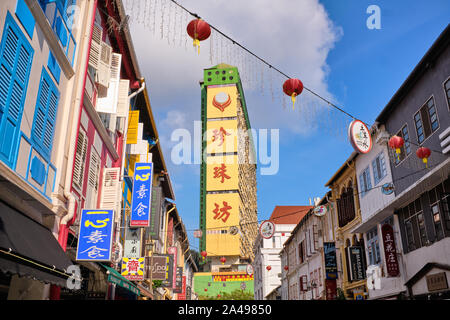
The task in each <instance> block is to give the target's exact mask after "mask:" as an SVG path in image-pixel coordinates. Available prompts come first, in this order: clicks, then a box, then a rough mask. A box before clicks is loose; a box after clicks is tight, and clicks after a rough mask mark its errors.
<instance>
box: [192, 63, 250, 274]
mask: <svg viewBox="0 0 450 320" xmlns="http://www.w3.org/2000/svg"><path fill="white" fill-rule="evenodd" d="M201 92H202V113H201V115H202V132H203V141H202V155H203V157H202V164H201V173H200V177H201V181H200V228H201V230H202V231H203V232H202V237H201V239H200V251H206V252H207V259H206V265H207V268H206V270H209V271H211V272H238V271H241V272H245V270H246V267H247V264H248V263H251V262H252V261H253V258H254V256H253V251H252V246H253V242H254V240H255V239H256V236H257V232H258V223H257V203H256V159H255V156H254V155H255V153H254V146H253V140H252V135H251V132H250V122H249V117H248V113H247V107H246V103H245V98H244V92H243V89H242V84H241V81H240V77H239V72H238V69H237V68H236V67H233V66H230V65H225V64H220V65H217V66H215V67H213V68H210V69H205V70H204V79H203V82H202V83H201ZM206 270H205V271H206Z"/></svg>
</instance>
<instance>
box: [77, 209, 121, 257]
mask: <svg viewBox="0 0 450 320" xmlns="http://www.w3.org/2000/svg"><path fill="white" fill-rule="evenodd" d="M113 223H114V211H113V210H102V209H83V210H82V212H81V219H80V228H79V233H78V246H77V256H76V260H77V261H111V250H112V239H113V237H112V234H113Z"/></svg>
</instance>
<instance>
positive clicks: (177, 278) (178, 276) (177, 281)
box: [173, 267, 183, 293]
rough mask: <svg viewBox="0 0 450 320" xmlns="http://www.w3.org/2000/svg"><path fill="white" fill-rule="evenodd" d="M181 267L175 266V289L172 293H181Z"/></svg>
mask: <svg viewBox="0 0 450 320" xmlns="http://www.w3.org/2000/svg"><path fill="white" fill-rule="evenodd" d="M182 287H183V268H182V267H177V272H176V276H175V289H173V293H181V292H182V291H183V288H182Z"/></svg>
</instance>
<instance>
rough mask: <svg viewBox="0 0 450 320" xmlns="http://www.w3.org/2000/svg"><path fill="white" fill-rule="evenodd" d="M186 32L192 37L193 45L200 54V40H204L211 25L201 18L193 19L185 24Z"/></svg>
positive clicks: (209, 31) (208, 33)
mask: <svg viewBox="0 0 450 320" xmlns="http://www.w3.org/2000/svg"><path fill="white" fill-rule="evenodd" d="M187 33H188V34H189V36H190V37H191V38H192V39H194V47H198V53H199V54H200V41H203V40H206V39H208V38H209V36H210V35H211V27H210V26H209V24H208V23H207V22H206V21H203V20H202V19H194V20H192V21H191V22H189V24H188V26H187Z"/></svg>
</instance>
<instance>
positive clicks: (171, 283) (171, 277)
mask: <svg viewBox="0 0 450 320" xmlns="http://www.w3.org/2000/svg"><path fill="white" fill-rule="evenodd" d="M167 256H168V257H169V263H168V264H167V275H168V277H167V278H166V280H163V282H162V287H165V288H173V286H174V283H175V282H174V281H173V280H174V272H175V270H174V268H173V265H174V263H173V262H174V261H175V259H174V256H173V254H168V255H167Z"/></svg>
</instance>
